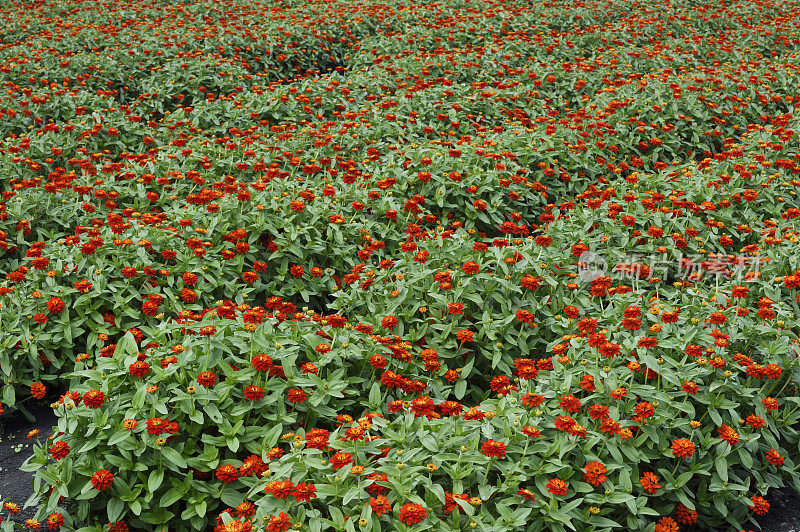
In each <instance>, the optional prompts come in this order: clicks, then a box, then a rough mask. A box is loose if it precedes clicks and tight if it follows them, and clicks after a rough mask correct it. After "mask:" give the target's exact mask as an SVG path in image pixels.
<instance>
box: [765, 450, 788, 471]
mask: <svg viewBox="0 0 800 532" xmlns="http://www.w3.org/2000/svg"><path fill="white" fill-rule="evenodd" d="M767 460H769V463H770V464H772V465H774V466H775V467H779V466H782V465H783V461H784V460H786V458H785V457H783V456H781V454H780V453H779V452H778V451H776V450H775V449H770V450H769V451H767Z"/></svg>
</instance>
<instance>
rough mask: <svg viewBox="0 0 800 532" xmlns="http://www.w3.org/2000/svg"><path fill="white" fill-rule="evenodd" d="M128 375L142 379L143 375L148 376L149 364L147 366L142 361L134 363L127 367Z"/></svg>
mask: <svg viewBox="0 0 800 532" xmlns="http://www.w3.org/2000/svg"><path fill="white" fill-rule="evenodd" d="M128 373H130V374H131V377H144V376H145V375H149V374H150V364H148V363H147V362H145V361H144V360H137V361H136V362H134V363H133V364H131V365H130V366H128Z"/></svg>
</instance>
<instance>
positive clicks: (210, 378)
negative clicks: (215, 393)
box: [197, 371, 217, 388]
mask: <svg viewBox="0 0 800 532" xmlns="http://www.w3.org/2000/svg"><path fill="white" fill-rule="evenodd" d="M216 383H217V376H216V375H215V374H214V373H212V372H210V371H204V372H202V373H201V374H200V375H198V376H197V384H199V385H200V386H202V387H204V388H208V387H209V386H214V384H216Z"/></svg>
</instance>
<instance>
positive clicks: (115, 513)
mask: <svg viewBox="0 0 800 532" xmlns="http://www.w3.org/2000/svg"><path fill="white" fill-rule="evenodd" d="M106 511H107V513H108V520H109V522H111V523H116V522H117V521H119V520H120V519H122V518H123V517H124V516H125V514H124V513H123V512H124V511H125V503H124V502H123V501H121V500H120V499H116V498H115V499H111V500H110V501H108V507H107V509H106Z"/></svg>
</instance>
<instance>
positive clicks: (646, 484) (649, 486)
mask: <svg viewBox="0 0 800 532" xmlns="http://www.w3.org/2000/svg"><path fill="white" fill-rule="evenodd" d="M639 484H641V485H642V489H643V490H644V491H645V492H647V493H649V494H650V495H652V494H654V493H655V492H656V491H658V490H659V489H660V488H661V484H659V483H658V477H657V476H656V475H655V474H654V473H651V472H650V471H647V472H646V473H645V474H644V475H642V478H640V479H639Z"/></svg>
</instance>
